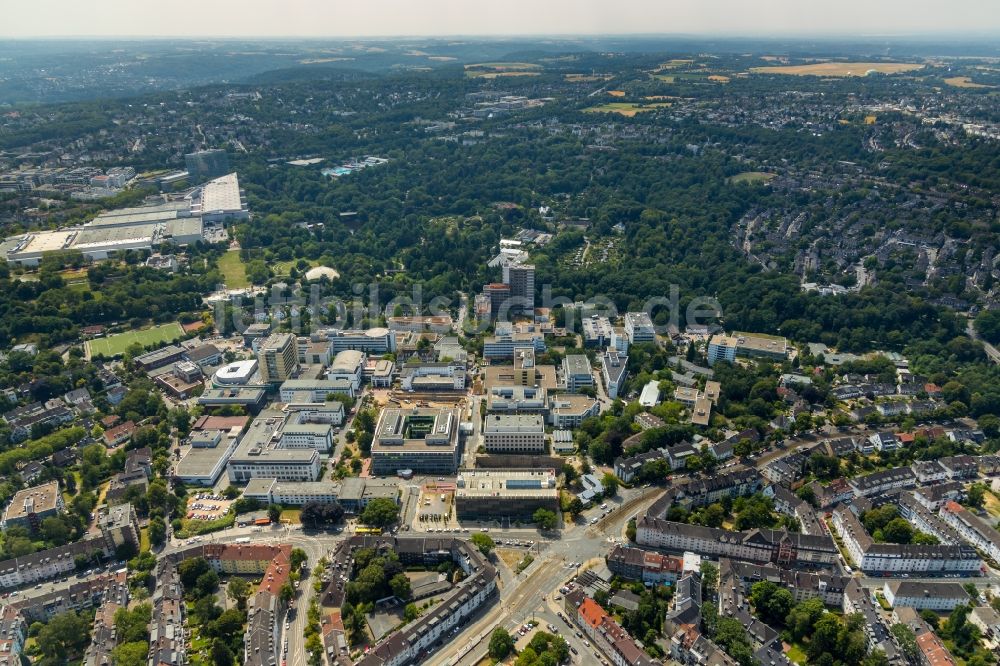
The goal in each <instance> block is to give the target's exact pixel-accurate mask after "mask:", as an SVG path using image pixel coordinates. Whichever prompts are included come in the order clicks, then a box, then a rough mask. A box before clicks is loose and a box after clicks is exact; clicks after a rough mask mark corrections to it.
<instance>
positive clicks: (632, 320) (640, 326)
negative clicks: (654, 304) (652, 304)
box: [625, 312, 656, 345]
mask: <svg viewBox="0 0 1000 666" xmlns="http://www.w3.org/2000/svg"><path fill="white" fill-rule="evenodd" d="M625 336H626V337H627V338H628V341H629V342H630V343H631V344H633V345H634V344H636V343H637V342H655V341H656V329H655V328H654V327H653V320H652V319H650V317H649V314H648V313H646V312H626V313H625Z"/></svg>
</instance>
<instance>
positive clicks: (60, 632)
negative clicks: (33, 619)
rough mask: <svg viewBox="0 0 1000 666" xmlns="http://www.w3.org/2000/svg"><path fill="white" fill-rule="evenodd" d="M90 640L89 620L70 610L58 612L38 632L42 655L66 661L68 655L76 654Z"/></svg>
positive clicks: (67, 660) (62, 661)
mask: <svg viewBox="0 0 1000 666" xmlns="http://www.w3.org/2000/svg"><path fill="white" fill-rule="evenodd" d="M89 640H90V622H89V621H88V620H87V619H86V618H84V617H83V616H81V615H77V614H76V613H74V612H72V611H70V612H66V613H60V614H59V615H56V616H55V617H53V618H52V619H51V620H49V621H48V622H47V623H46V624H45V626H43V627H42V628H41V629H40V630H39V632H38V648H39V651H40V652H41V653H42V655H43V656H45V657H48V658H49V659H54V660H58V661H59V662H60V663H68V662H69V657H70V656H73V655H78V654H79V653H80V652H81V651H82V650H83V648H84V646H86V645H87V641H89Z"/></svg>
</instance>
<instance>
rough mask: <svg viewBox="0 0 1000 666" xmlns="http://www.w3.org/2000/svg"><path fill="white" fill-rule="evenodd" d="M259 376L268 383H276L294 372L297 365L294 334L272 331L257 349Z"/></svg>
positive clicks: (288, 377) (289, 376)
mask: <svg viewBox="0 0 1000 666" xmlns="http://www.w3.org/2000/svg"><path fill="white" fill-rule="evenodd" d="M257 363H258V366H259V367H260V378H261V379H262V380H263V381H264V382H265V383H268V384H277V383H280V382H283V381H286V380H288V379H291V377H292V376H293V375H294V374H295V371H296V370H298V367H299V356H298V350H297V349H296V345H295V336H294V335H292V334H291V333H272V334H271V335H269V336H268V337H267V339H265V340H264V341H263V342H261V343H260V346H259V347H258V349H257Z"/></svg>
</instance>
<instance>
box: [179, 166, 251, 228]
mask: <svg viewBox="0 0 1000 666" xmlns="http://www.w3.org/2000/svg"><path fill="white" fill-rule="evenodd" d="M191 213H192V215H198V216H200V217H201V219H202V220H203V221H205V222H224V221H225V220H245V219H247V218H248V217H250V212H249V211H248V209H247V202H246V198H245V197H244V195H243V190H241V189H240V181H239V178H238V177H237V176H236V174H235V173H230V174H226V175H225V176H220V177H219V178H214V179H212V180H210V181H208V182H207V183H205V184H204V185H203V186H202V188H201V189H200V190H198V191H197V192H195V195H194V196H193V197H192V199H191Z"/></svg>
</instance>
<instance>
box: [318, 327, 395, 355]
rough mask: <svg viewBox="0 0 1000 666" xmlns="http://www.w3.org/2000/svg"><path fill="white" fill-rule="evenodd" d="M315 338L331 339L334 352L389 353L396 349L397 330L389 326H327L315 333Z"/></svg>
mask: <svg viewBox="0 0 1000 666" xmlns="http://www.w3.org/2000/svg"><path fill="white" fill-rule="evenodd" d="M313 339H314V340H322V339H326V340H329V341H330V347H331V351H332V353H334V354H337V353H340V352H342V351H344V350H345V349H355V350H357V351H363V352H365V353H366V354H368V355H369V356H372V355H375V356H378V355H381V354H389V353H392V352H395V351H396V331H393V330H392V329H389V328H382V327H376V328H368V329H363V330H362V329H348V330H342V329H339V328H327V329H323V330H320V331H319V332H317V333H315V334H314V335H313Z"/></svg>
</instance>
